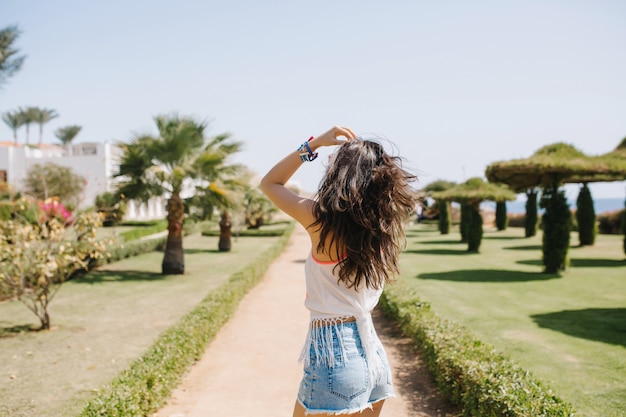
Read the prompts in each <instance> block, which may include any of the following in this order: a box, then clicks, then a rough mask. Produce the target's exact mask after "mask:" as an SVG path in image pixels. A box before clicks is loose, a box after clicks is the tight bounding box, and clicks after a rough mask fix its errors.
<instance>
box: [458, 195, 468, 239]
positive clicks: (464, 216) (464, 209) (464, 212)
mask: <svg viewBox="0 0 626 417" xmlns="http://www.w3.org/2000/svg"><path fill="white" fill-rule="evenodd" d="M469 222H470V208H469V207H468V206H467V205H466V204H461V223H460V224H459V230H460V231H461V242H463V243H467V235H468V233H469V232H468V230H467V228H468V225H469Z"/></svg>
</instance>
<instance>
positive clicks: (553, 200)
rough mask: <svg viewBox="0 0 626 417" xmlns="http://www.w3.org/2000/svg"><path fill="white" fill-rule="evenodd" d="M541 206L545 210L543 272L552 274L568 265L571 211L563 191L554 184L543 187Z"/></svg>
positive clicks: (543, 217)
mask: <svg viewBox="0 0 626 417" xmlns="http://www.w3.org/2000/svg"><path fill="white" fill-rule="evenodd" d="M541 208H544V209H545V210H546V211H545V213H544V214H543V216H542V223H543V265H544V266H545V270H544V272H546V273H548V274H554V273H558V272H559V271H560V270H565V269H567V267H568V266H569V257H568V249H569V240H570V230H571V227H572V226H571V224H572V213H571V212H570V210H569V206H568V205H567V199H566V198H565V191H563V190H560V189H559V187H558V186H556V185H555V186H548V187H545V188H544V190H543V193H542V194H541Z"/></svg>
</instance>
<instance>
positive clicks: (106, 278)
mask: <svg viewBox="0 0 626 417" xmlns="http://www.w3.org/2000/svg"><path fill="white" fill-rule="evenodd" d="M166 276H167V275H163V274H161V273H157V272H146V271H129V270H123V271H116V270H104V271H100V270H96V271H91V272H89V273H88V274H87V275H85V276H83V277H81V278H78V279H75V280H72V282H75V283H77V284H102V283H105V282H124V281H160V280H162V279H165V277H166Z"/></svg>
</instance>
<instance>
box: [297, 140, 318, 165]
mask: <svg viewBox="0 0 626 417" xmlns="http://www.w3.org/2000/svg"><path fill="white" fill-rule="evenodd" d="M311 140H313V136H311V137H310V138H309V140H308V141H306V142H304V143H303V144H302V145H300V147H299V148H298V156H300V160H301V161H302V162H307V161H309V162H311V161H313V160H314V159H315V158H317V155H318V153H317V152H313V150H312V149H311V147H310V146H309V142H310V141H311Z"/></svg>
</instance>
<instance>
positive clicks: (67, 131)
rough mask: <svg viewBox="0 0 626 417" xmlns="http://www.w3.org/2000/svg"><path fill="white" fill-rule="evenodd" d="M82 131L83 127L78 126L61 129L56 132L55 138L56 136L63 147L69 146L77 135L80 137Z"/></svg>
mask: <svg viewBox="0 0 626 417" xmlns="http://www.w3.org/2000/svg"><path fill="white" fill-rule="evenodd" d="M81 129H82V126H77V125H70V126H64V127H60V128H58V129H57V130H56V131H55V132H54V136H56V137H57V138H58V139H59V140H60V141H61V143H62V144H63V145H65V146H68V145H69V144H70V143H72V141H73V140H74V138H75V137H76V135H78V133H79V132H80V130H81Z"/></svg>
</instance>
